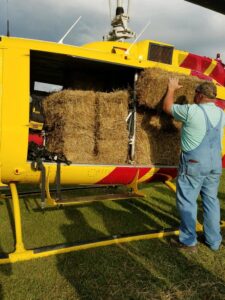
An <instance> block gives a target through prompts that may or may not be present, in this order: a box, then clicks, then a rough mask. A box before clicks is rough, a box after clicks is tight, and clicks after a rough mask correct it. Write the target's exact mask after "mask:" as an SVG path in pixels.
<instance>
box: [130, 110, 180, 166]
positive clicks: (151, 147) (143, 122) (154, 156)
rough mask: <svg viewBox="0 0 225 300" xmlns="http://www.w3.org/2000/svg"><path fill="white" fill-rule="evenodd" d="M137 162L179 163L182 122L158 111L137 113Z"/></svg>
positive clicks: (144, 163)
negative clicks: (158, 113)
mask: <svg viewBox="0 0 225 300" xmlns="http://www.w3.org/2000/svg"><path fill="white" fill-rule="evenodd" d="M135 147H136V155H135V163H136V164H141V165H151V164H153V165H170V166H173V165H178V162H179V155H180V124H179V125H178V124H177V123H174V120H173V119H172V118H171V117H170V116H168V115H166V114H162V115H160V116H159V115H157V114H156V111H154V110H152V111H148V112H147V111H145V112H138V113H137V130H136V145H135Z"/></svg>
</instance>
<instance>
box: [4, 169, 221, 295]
mask: <svg viewBox="0 0 225 300" xmlns="http://www.w3.org/2000/svg"><path fill="white" fill-rule="evenodd" d="M224 183H225V173H224V174H223V177H222V180H221V185H220V193H219V198H220V200H221V212H222V218H223V219H224V220H225V185H224ZM143 190H144V191H145V192H146V193H147V195H148V197H147V199H146V200H125V201H120V202H115V201H114V202H113V201H111V202H110V201H107V202H104V203H97V202H96V203H94V204H89V205H80V206H79V207H67V208H64V209H54V210H49V211H46V212H44V213H43V212H40V210H37V208H38V205H39V203H40V199H39V197H38V196H37V197H34V196H32V197H31V196H29V197H24V198H22V199H21V209H22V221H23V233H24V239H25V245H26V248H34V247H40V246H46V245H51V244H59V243H64V242H73V241H83V240H93V239H97V238H101V237H105V236H109V235H110V236H111V235H115V234H118V233H120V234H122V233H132V232H142V231H146V230H149V229H162V228H170V227H177V226H178V224H179V218H178V215H177V212H176V208H175V196H174V194H173V193H172V192H171V191H169V190H168V188H167V187H165V186H164V185H163V184H160V183H154V184H152V185H148V186H147V185H145V186H143ZM97 192H99V191H97ZM83 193H85V192H83ZM68 194H71V195H73V194H74V192H73V193H72V192H70V193H69V192H67V195H68ZM199 207H200V209H199V220H200V221H201V220H202V214H201V203H200V204H199ZM12 225H13V221H12V213H11V209H10V201H9V200H5V199H1V200H0V248H1V249H0V250H1V252H3V251H4V252H11V251H13V249H14V232H13V230H12ZM223 236H224V239H225V230H223ZM0 299H10V300H13V299H16V300H19V299H60V300H61V299H90V300H92V299H93V300H95V299H104V300H107V299H115V300H123V299H134V300H136V299H165V300H174V299H185V300H186V299H204V300H210V299H215V300H219V299H221V300H222V299H223V300H224V299H225V243H224V241H223V246H222V247H221V250H220V251H219V252H212V251H211V250H209V249H208V248H207V247H206V246H204V245H203V244H199V249H198V253H196V254H187V253H183V252H181V251H179V250H177V249H176V248H174V247H172V246H171V245H170V242H169V238H166V239H155V240H146V241H139V242H131V243H126V244H121V245H115V246H108V247H102V248H96V249H91V250H85V251H80V252H73V253H69V254H63V255H57V256H51V257H48V258H43V259H37V260H32V261H28V262H21V263H16V264H13V265H1V266H0Z"/></svg>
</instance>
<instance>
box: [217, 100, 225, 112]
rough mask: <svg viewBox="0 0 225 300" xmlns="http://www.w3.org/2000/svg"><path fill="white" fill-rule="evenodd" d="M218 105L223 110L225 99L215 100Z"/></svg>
mask: <svg viewBox="0 0 225 300" xmlns="http://www.w3.org/2000/svg"><path fill="white" fill-rule="evenodd" d="M214 103H215V104H216V106H218V107H220V108H221V109H222V110H225V100H220V99H216V100H215V101H214Z"/></svg>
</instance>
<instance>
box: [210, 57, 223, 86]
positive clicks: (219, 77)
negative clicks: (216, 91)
mask: <svg viewBox="0 0 225 300" xmlns="http://www.w3.org/2000/svg"><path fill="white" fill-rule="evenodd" d="M210 77H212V78H214V79H215V80H216V81H217V82H219V83H220V84H222V85H223V86H224V84H225V70H224V67H223V65H222V64H221V63H219V62H218V63H217V65H216V67H215V68H214V69H213V71H212V73H211V74H210Z"/></svg>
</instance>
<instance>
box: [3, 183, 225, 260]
mask: <svg viewBox="0 0 225 300" xmlns="http://www.w3.org/2000/svg"><path fill="white" fill-rule="evenodd" d="M9 187H10V190H11V194H12V202H13V210H14V223H15V238H16V241H15V251H14V252H12V253H9V254H2V255H0V264H9V263H15V262H21V261H27V260H31V259H36V258H42V257H47V256H51V255H56V254H63V253H69V252H73V251H81V250H87V249H92V248H98V247H105V246H110V245H115V244H122V243H127V242H132V241H140V240H149V239H156V238H163V237H167V236H171V235H179V230H177V229H171V228H166V229H163V230H161V231H156V230H150V231H145V232H139V233H132V234H122V235H121V234H120V235H113V236H109V237H104V238H101V239H98V240H94V241H86V242H83V243H81V242H78V243H70V244H59V245H52V246H46V247H41V248H35V249H29V250H28V249H26V248H25V246H24V243H23V237H22V226H21V212H20V204H19V197H18V192H17V187H16V184H15V183H10V184H9ZM221 227H225V222H224V221H223V222H221ZM196 231H202V226H201V225H200V224H197V226H196Z"/></svg>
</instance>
